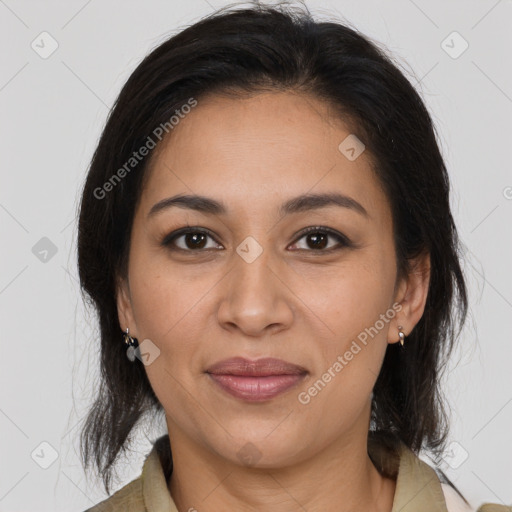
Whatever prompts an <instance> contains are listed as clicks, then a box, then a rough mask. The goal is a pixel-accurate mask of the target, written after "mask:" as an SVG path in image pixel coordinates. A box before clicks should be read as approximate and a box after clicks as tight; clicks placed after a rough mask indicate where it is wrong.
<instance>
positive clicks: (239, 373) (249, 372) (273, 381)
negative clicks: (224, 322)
mask: <svg viewBox="0 0 512 512" xmlns="http://www.w3.org/2000/svg"><path fill="white" fill-rule="evenodd" d="M206 373H207V374H208V375H209V376H210V378H211V379H212V381H213V382H215V384H217V385H218V386H219V387H220V389H222V390H223V391H225V392H226V393H228V394H230V395H231V396H234V397H236V398H240V399H242V400H246V401H253V402H257V401H264V400H270V399H271V398H273V397H275V396H277V395H279V394H281V393H284V392H285V391H288V390H289V389H291V388H293V387H295V386H296V385H297V384H298V383H299V382H300V381H302V380H303V379H304V377H305V376H306V375H307V373H308V372H307V370H306V369H305V368H303V367H302V366H299V365H295V364H292V363H289V362H287V361H284V360H282V359H274V358H264V359H259V360H257V361H252V360H249V359H245V358H243V357H234V358H231V359H225V360H223V361H219V362H218V363H215V364H214V365H212V366H210V367H209V368H208V369H207V370H206Z"/></svg>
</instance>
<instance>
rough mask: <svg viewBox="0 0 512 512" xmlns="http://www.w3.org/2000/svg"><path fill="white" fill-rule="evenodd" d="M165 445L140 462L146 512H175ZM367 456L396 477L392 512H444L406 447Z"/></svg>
mask: <svg viewBox="0 0 512 512" xmlns="http://www.w3.org/2000/svg"><path fill="white" fill-rule="evenodd" d="M169 446H170V445H169V436H168V435H165V436H162V437H160V438H159V439H158V440H157V441H156V442H155V444H154V446H153V449H152V450H151V452H150V454H149V455H148V457H147V459H146V461H145V462H144V467H143V469H142V475H141V480H142V493H143V498H144V503H145V506H146V509H147V511H148V512H178V509H177V508H176V505H175V503H174V501H173V499H172V497H171V495H170V493H169V490H168V488H167V480H168V477H169V476H170V468H171V463H170V458H169V457H170V453H169V448H168V447H169ZM368 453H369V455H370V457H371V459H372V460H373V462H374V463H375V465H376V466H377V468H378V469H379V470H380V471H381V472H383V473H384V474H386V475H388V476H392V477H394V478H396V491H395V497H394V501H393V508H392V512H447V508H446V503H445V499H444V495H443V490H442V487H441V482H440V481H439V478H438V476H437V474H436V472H435V471H434V469H433V468H432V467H430V466H429V465H428V464H426V463H425V462H423V461H422V460H421V459H419V458H418V457H417V456H416V455H415V454H414V452H412V451H411V450H410V449H409V448H408V447H407V446H405V445H404V444H400V445H399V446H396V447H395V448H394V449H391V448H390V447H389V446H384V445H381V444H378V443H376V442H373V443H372V442H370V443H369V444H368ZM164 467H165V468H166V471H165V472H164Z"/></svg>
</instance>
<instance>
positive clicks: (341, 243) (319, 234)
mask: <svg viewBox="0 0 512 512" xmlns="http://www.w3.org/2000/svg"><path fill="white" fill-rule="evenodd" d="M303 238H304V239H306V243H307V244H308V245H309V247H306V248H305V249H303V248H299V249H298V250H309V249H313V250H314V251H320V252H329V251H331V250H336V249H340V248H341V247H348V246H350V242H349V240H348V239H347V238H346V237H345V236H343V235H341V234H340V233H337V232H335V231H332V230H330V229H326V228H309V229H308V230H307V231H306V232H304V233H302V235H301V237H300V238H298V239H297V240H302V239H303ZM329 238H334V239H335V240H336V241H337V242H338V243H337V244H334V246H329ZM296 244H297V242H295V244H294V245H296Z"/></svg>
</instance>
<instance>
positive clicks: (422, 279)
mask: <svg viewBox="0 0 512 512" xmlns="http://www.w3.org/2000/svg"><path fill="white" fill-rule="evenodd" d="M410 268H411V270H410V272H409V274H408V275H407V276H405V277H403V278H402V280H401V281H400V285H399V287H398V291H397V293H396V295H395V302H398V303H399V304H400V305H401V306H402V309H401V310H400V311H398V312H397V314H396V316H395V317H394V318H393V320H392V322H390V328H389V330H388V343H397V342H398V341H399V336H398V326H401V327H402V332H403V333H404V334H405V336H406V337H407V336H409V334H410V333H411V331H412V330H413V329H414V327H415V326H416V324H417V323H418V322H419V321H420V319H421V317H422V316H423V312H424V311H425V304H426V302H427V295H428V289H429V285H430V254H429V253H423V254H421V255H420V256H418V257H417V258H415V259H414V260H411V261H410Z"/></svg>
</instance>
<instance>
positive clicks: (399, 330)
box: [398, 325, 405, 347]
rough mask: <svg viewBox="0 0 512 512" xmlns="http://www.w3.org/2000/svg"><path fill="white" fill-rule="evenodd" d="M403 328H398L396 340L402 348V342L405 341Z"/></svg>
mask: <svg viewBox="0 0 512 512" xmlns="http://www.w3.org/2000/svg"><path fill="white" fill-rule="evenodd" d="M402 329H403V327H402V326H401V325H399V326H398V340H399V341H400V345H402V347H403V346H404V341H405V334H404V333H403V331H402Z"/></svg>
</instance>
